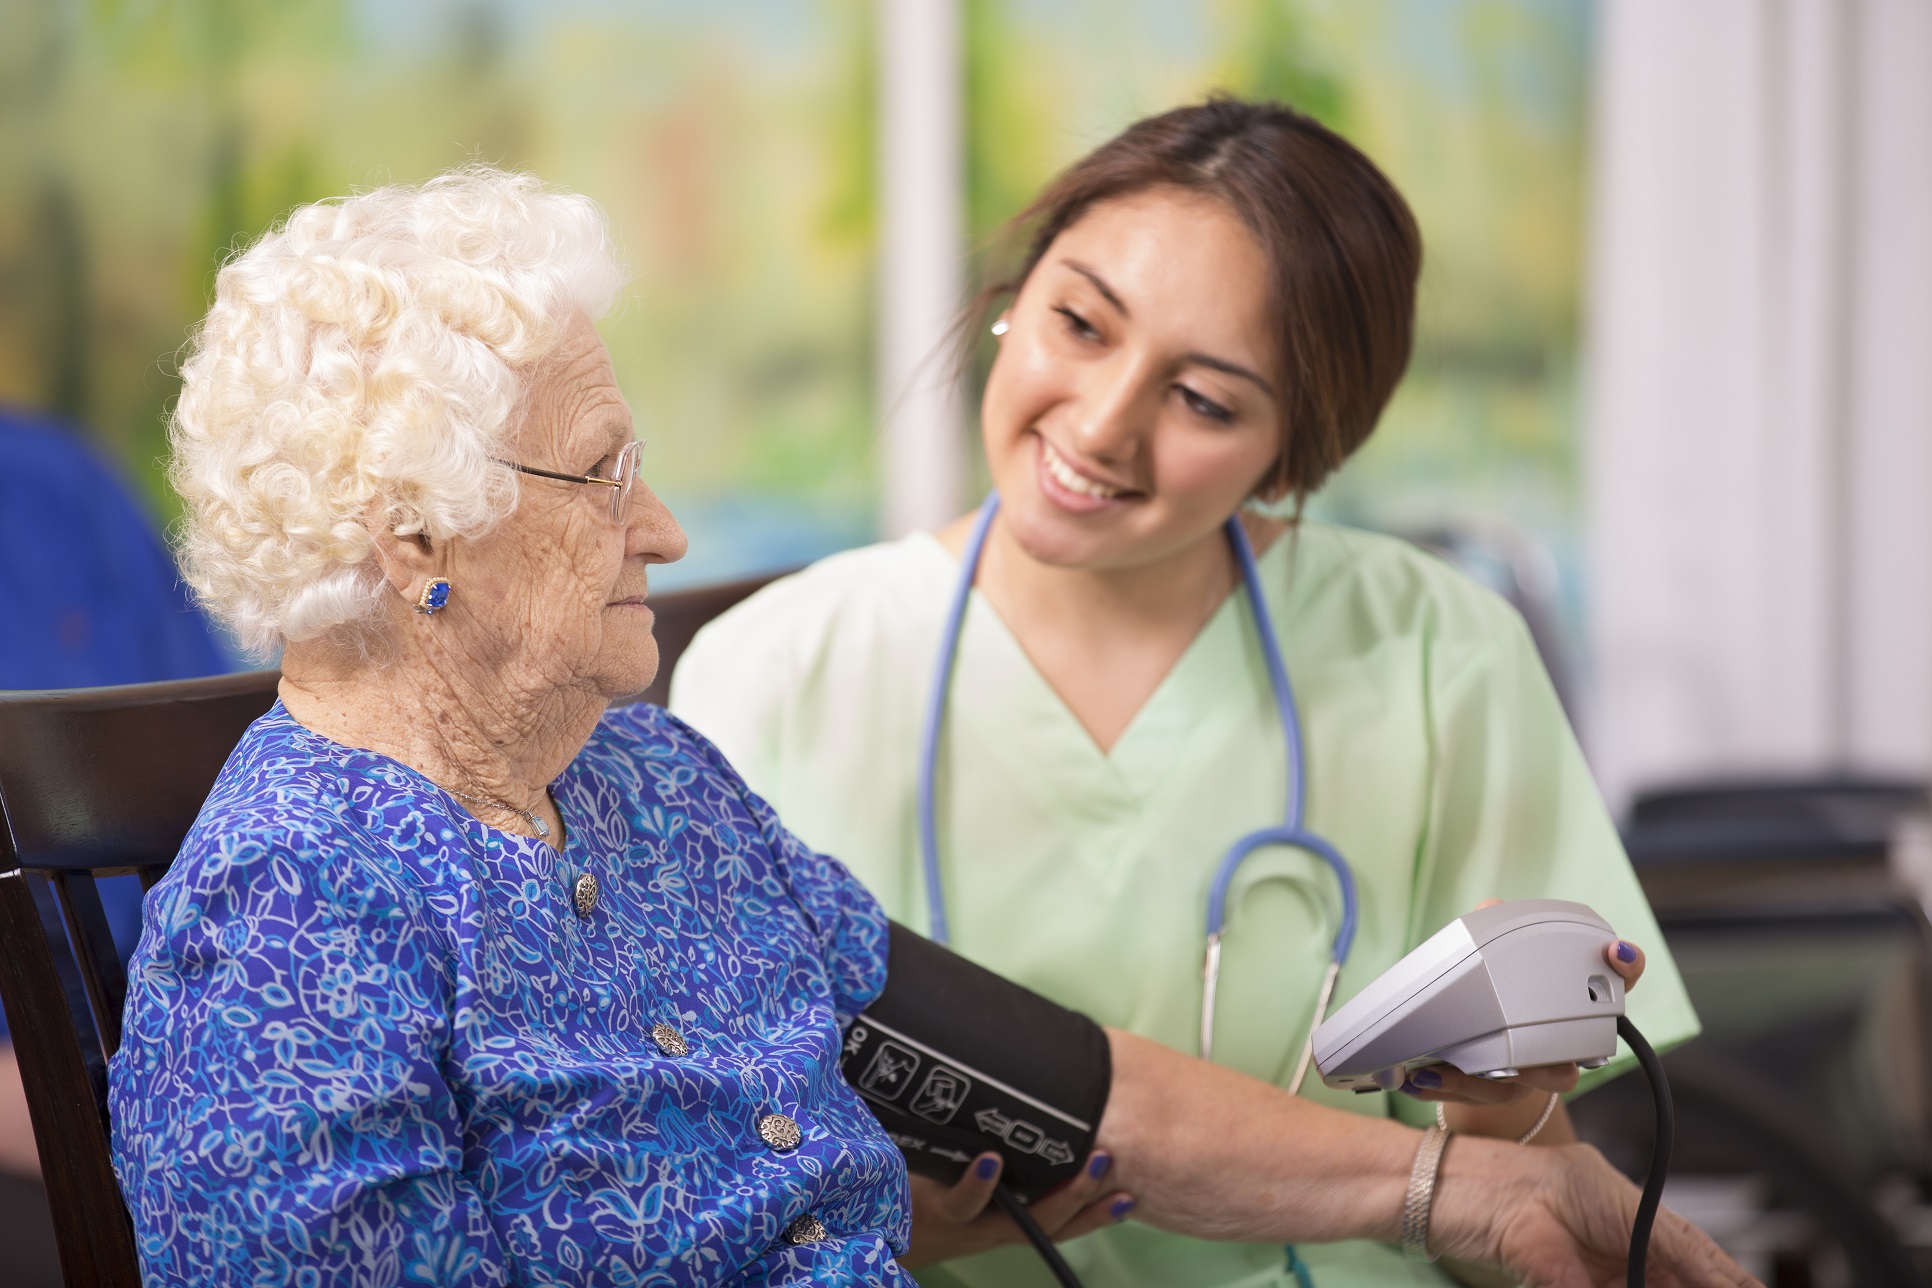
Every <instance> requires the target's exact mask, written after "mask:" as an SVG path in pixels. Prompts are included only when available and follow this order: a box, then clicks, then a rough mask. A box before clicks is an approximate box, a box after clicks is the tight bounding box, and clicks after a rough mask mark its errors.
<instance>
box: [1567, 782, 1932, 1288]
mask: <svg viewBox="0 0 1932 1288" xmlns="http://www.w3.org/2000/svg"><path fill="white" fill-rule="evenodd" d="M1927 806H1928V799H1927V791H1926V787H1925V785H1924V784H1922V783H1916V782H1904V781H1893V780H1882V779H1864V778H1853V777H1845V778H1824V779H1787V780H1780V781H1752V782H1719V783H1701V784H1686V785H1682V786H1677V787H1673V788H1670V789H1668V790H1660V791H1653V792H1650V793H1648V794H1646V795H1644V796H1642V797H1640V798H1639V799H1638V801H1637V803H1636V805H1635V806H1634V808H1633V809H1632V811H1631V813H1630V817H1629V819H1628V820H1627V822H1626V826H1625V830H1624V842H1625V845H1626V848H1627V849H1628V850H1629V852H1630V858H1631V862H1632V863H1633V864H1634V866H1635V867H1636V870H1637V875H1638V877H1639V879H1640V880H1641V881H1642V882H1643V885H1644V891H1645V893H1646V895H1647V896H1648V897H1649V899H1650V903H1651V906H1652V908H1653V909H1654V910H1655V911H1656V914H1657V921H1658V925H1659V927H1660V928H1661V929H1662V931H1663V933H1664V939H1665V941H1666V942H1667V943H1668V944H1669V945H1670V949H1671V952H1672V955H1673V956H1674V957H1675V958H1676V961H1677V965H1678V967H1679V969H1680V970H1681V971H1682V972H1683V975H1684V981H1685V984H1686V986H1687V987H1688V988H1689V990H1690V994H1691V999H1692V1001H1693V1002H1694V1003H1695V1004H1696V1006H1697V1009H1698V1013H1699V1015H1700V1016H1701V1017H1702V1018H1703V1021H1704V1030H1705V1031H1704V1034H1703V1036H1701V1037H1700V1038H1698V1039H1697V1040H1696V1041H1694V1042H1692V1043H1690V1044H1688V1045H1686V1046H1685V1047H1683V1048H1681V1049H1679V1050H1677V1051H1674V1052H1671V1053H1670V1054H1669V1055H1667V1056H1666V1057H1665V1059H1664V1064H1665V1067H1666V1068H1667V1069H1668V1071H1669V1073H1670V1078H1671V1084H1672V1087H1673V1089H1674V1091H1675V1093H1676V1097H1677V1101H1678V1149H1677V1153H1676V1156H1675V1158H1674V1159H1673V1162H1672V1169H1671V1170H1672V1176H1673V1187H1672V1190H1671V1191H1669V1192H1667V1193H1666V1200H1665V1201H1666V1202H1668V1203H1670V1204H1671V1205H1672V1206H1673V1207H1676V1208H1677V1209H1678V1210H1680V1211H1682V1212H1684V1213H1685V1215H1687V1216H1690V1217H1692V1218H1693V1219H1694V1220H1697V1221H1699V1223H1700V1224H1702V1225H1704V1226H1705V1227H1706V1228H1707V1229H1709V1230H1710V1231H1711V1233H1712V1234H1713V1236H1715V1237H1717V1238H1718V1239H1719V1241H1720V1242H1723V1243H1725V1244H1726V1245H1727V1246H1728V1247H1729V1248H1730V1249H1731V1250H1732V1252H1733V1253H1734V1255H1740V1259H1743V1260H1746V1261H1747V1262H1751V1263H1753V1264H1751V1265H1750V1266H1748V1267H1747V1268H1753V1269H1755V1270H1757V1271H1758V1272H1759V1273H1760V1274H1761V1275H1762V1276H1763V1277H1764V1278H1765V1280H1766V1281H1767V1283H1769V1284H1770V1285H1771V1286H1772V1288H1783V1286H1784V1285H1799V1284H1803V1285H1810V1284H1814V1283H1847V1284H1853V1285H1859V1286H1860V1288H1863V1286H1865V1285H1871V1286H1873V1288H1891V1286H1892V1285H1912V1284H1920V1283H1925V1282H1928V1279H1927V1271H1928V1270H1932V1264H1925V1263H1921V1262H1915V1260H1914V1257H1913V1254H1912V1251H1911V1249H1910V1248H1908V1247H1907V1246H1906V1243H1907V1238H1906V1236H1907V1235H1908V1234H1909V1235H1911V1238H1910V1240H1909V1241H1910V1242H1911V1243H1912V1244H1913V1245H1917V1246H1918V1247H1919V1248H1920V1250H1921V1254H1923V1252H1924V1251H1926V1250H1927V1248H1926V1245H1928V1244H1932V1239H1927V1238H1926V1237H1925V1235H1926V1234H1927V1233H1932V1231H1926V1230H1921V1229H1920V1228H1919V1227H1922V1226H1924V1225H1925V1224H1926V1217H1927V1215H1928V1214H1929V1213H1932V1209H1928V1208H1927V1207H1926V1205H1925V1196H1926V1192H1927V1190H1926V1187H1927V1184H1928V1182H1929V1181H1932V1029H1928V1018H1932V925H1928V922H1927V918H1926V914H1925V910H1924V908H1923V906H1922V905H1921V901H1920V898H1919V895H1918V892H1917V891H1916V890H1914V889H1913V888H1912V884H1911V883H1910V882H1909V881H1907V880H1905V879H1904V878H1903V876H1902V874H1901V869H1900V864H1899V862H1898V854H1897V851H1898V847H1899V844H1900V837H1901V835H1902V834H1903V833H1904V830H1905V828H1906V827H1907V825H1908V824H1909V823H1910V821H1911V820H1913V819H1916V818H1923V817H1924V815H1925V812H1926V810H1927ZM1630 1083H1632V1080H1631V1079H1621V1080H1619V1081H1618V1082H1614V1083H1611V1084H1609V1085H1607V1086H1605V1087H1603V1088H1601V1089H1599V1090H1597V1091H1595V1092H1592V1093H1591V1094H1590V1095H1589V1096H1586V1097H1583V1098H1582V1099H1580V1100H1578V1101H1577V1102H1576V1103H1575V1105H1574V1106H1573V1107H1572V1112H1573V1114H1574V1116H1575V1117H1576V1120H1577V1124H1578V1129H1579V1131H1580V1132H1582V1133H1583V1135H1584V1136H1585V1138H1586V1139H1589V1140H1591V1141H1593V1142H1594V1143H1596V1144H1597V1145H1599V1147H1600V1148H1602V1149H1603V1150H1604V1152H1605V1153H1606V1154H1607V1155H1609V1156H1610V1157H1611V1159H1612V1161H1614V1162H1617V1163H1618V1164H1619V1165H1620V1166H1623V1167H1625V1168H1626V1170H1631V1169H1635V1168H1638V1167H1641V1166H1642V1164H1643V1150H1644V1149H1645V1148H1647V1146H1648V1139H1649V1137H1648V1129H1647V1127H1646V1126H1645V1123H1646V1122H1647V1120H1648V1114H1649V1105H1648V1102H1647V1100H1646V1099H1645V1097H1644V1095H1643V1088H1642V1087H1641V1086H1637V1085H1626V1084H1630Z"/></svg>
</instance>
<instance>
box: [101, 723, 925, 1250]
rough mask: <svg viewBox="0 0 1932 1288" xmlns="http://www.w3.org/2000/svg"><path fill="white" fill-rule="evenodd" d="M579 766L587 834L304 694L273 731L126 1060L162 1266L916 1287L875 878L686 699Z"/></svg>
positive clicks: (147, 1207)
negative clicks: (356, 745) (758, 791)
mask: <svg viewBox="0 0 1932 1288" xmlns="http://www.w3.org/2000/svg"><path fill="white" fill-rule="evenodd" d="M552 794H553V796H554V798H555V800H556V802H557V806H558V809H559V810H560V811H561V813H562V815H563V817H564V820H565V824H566V828H567V833H568V841H567V845H566V848H565V849H564V851H563V853H562V854H561V855H559V854H558V853H557V852H556V851H554V850H553V849H551V848H550V846H549V845H548V844H546V843H545V842H542V841H536V840H531V839H528V838H525V837H520V836H515V835H513V834H511V833H508V832H502V831H498V830H496V829H494V828H491V827H488V826H486V825H485V824H483V823H481V822H479V821H477V820H476V819H475V818H473V817H472V816H471V815H470V814H469V813H468V812H466V811H465V810H463V809H462V808H461V807H459V806H458V805H457V804H456V803H455V802H454V801H452V800H451V799H450V798H449V797H448V796H447V795H445V794H444V793H443V792H442V791H441V790H439V789H438V788H436V787H435V786H433V785H432V784H431V783H429V782H428V780H426V779H424V778H423V777H422V776H421V775H419V774H417V773H416V772H415V771H414V770H411V769H409V768H407V767H405V766H403V765H401V764H399V763H398V762H396V761H394V760H390V759H388V758H387V757H384V756H380V755H376V754H374V753H372V752H366V751H357V750H353V749H350V748H347V747H344V746H341V745H339V744H337V743H334V742H331V741H329V740H328V739H326V738H323V737H321V736H319V735H317V734H315V733H312V732H310V731H309V730H307V729H305V728H303V727H302V726H301V725H299V724H297V723H296V722H295V721H294V719H293V718H291V717H290V716H289V714H288V713H287V712H286V711H285V710H283V709H282V707H281V705H280V704H279V703H278V704H277V705H276V706H275V707H274V709H272V710H271V711H270V712H269V713H268V714H267V715H266V716H264V717H263V718H262V719H261V720H259V721H257V722H256V723H255V725H254V726H253V727H251V728H250V729H249V731H248V733H247V735H246V736H245V737H244V738H243V739H242V741H241V745H240V746H239V747H238V748H237V749H236V751H235V753H234V755H233V756H232V757H231V758H230V759H229V762H228V765H227V767H226V768H225V769H223V771H222V774H221V777H220V779H219V780H218V781H217V783H216V785H215V789H214V792H213V794H212V795H210V796H209V798H208V803H207V804H206V805H205V806H204V807H203V809H202V811H201V816H200V818H199V819H198V820H197V822H196V823H195V826H194V830H193V831H192V832H190V833H189V835H188V839H187V841H186V843H185V844H184V845H183V847H182V850H181V854H180V857H179V858H178V859H177V860H176V861H175V864H174V866H173V868H172V869H171V870H170V871H169V873H168V875H167V877H166V878H165V879H164V880H163V881H162V882H161V883H160V884H159V885H157V886H156V887H155V888H154V890H153V891H151V892H150V893H149V895H148V898H147V905H146V928H145V931H144V933H143V936H142V939H141V946H140V948H139V950H138V951H137V952H136V954H135V958H134V963H133V967H132V974H131V978H130V981H129V991H128V1000H127V1010H126V1015H125V1036H124V1039H123V1044H122V1046H121V1049H120V1052H119V1054H117V1055H116V1056H115V1058H114V1061H113V1064H112V1066H111V1069H110V1074H109V1081H110V1102H111V1108H112V1116H113V1123H114V1165H115V1169H116V1171H117V1172H118V1174H119V1176H120V1180H121V1187H122V1190H123V1192H124V1193H125V1194H126V1196H127V1200H128V1205H129V1207H130V1209H131V1210H132V1212H133V1216H134V1228H135V1233H136V1237H137V1240H138V1243H139V1246H140V1254H141V1264H142V1272H143V1275H144V1278H145V1280H146V1282H147V1283H149V1284H151V1285H153V1284H190V1283H192V1284H207V1283H220V1284H276V1285H281V1284H298V1285H334V1284H345V1285H347V1284H358V1285H360V1284H367V1285H388V1284H462V1285H481V1284H503V1283H519V1284H593V1283H594V1284H615V1285H645V1284H693V1283H724V1282H734V1283H737V1282H742V1283H751V1284H775V1283H839V1284H846V1283H856V1284H874V1285H888V1284H889V1285H910V1283H911V1279H910V1276H907V1275H906V1274H905V1273H904V1272H903V1271H901V1270H900V1269H899V1267H898V1264H897V1262H896V1261H894V1260H893V1257H894V1254H895V1252H900V1251H903V1250H904V1248H905V1243H906V1237H907V1233H908V1212H909V1207H908V1203H909V1200H908V1193H907V1188H906V1172H905V1167H904V1163H903V1161H902V1160H901V1158H900V1156H899V1152H898V1151H897V1150H896V1149H895V1148H894V1147H893V1145H892V1144H891V1142H890V1141H889V1140H887V1138H886V1136H885V1135H884V1133H883V1132H882V1131H881V1130H880V1129H879V1126H878V1124H877V1123H876V1122H875V1121H874V1120H873V1118H872V1116H871V1114H870V1113H869V1112H868V1111H867V1110H866V1109H865V1107H864V1106H863V1105H862V1104H861V1103H860V1101H859V1100H858V1098H857V1097H856V1096H855V1095H854V1094H853V1093H852V1091H851V1090H850V1089H849V1088H848V1087H847V1086H846V1084H845V1081H844V1079H843V1078H842V1076H841V1075H840V1073H839V1069H838V1057H839V1048H840V1042H841V1032H842V1030H843V1029H844V1027H845V1026H846V1025H847V1024H848V1023H849V1022H850V1021H851V1019H852V1017H853V1016H854V1015H855V1014H856V1013H857V1012H858V1011H859V1010H860V1009H862V1008H863V1007H864V1006H865V1005H867V1004H868V1003H869V1002H870V1001H871V1000H872V999H873V998H874V997H876V996H877V995H878V992H879V990H880V989H881V988H882V987H884V984H885V972H886V958H885V953H886V937H885V920H884V917H883V916H882V914H881V913H880V911H879V909H878V906H877V905H876V904H875V903H874V902H873V900H872V898H871V897H870V896H869V895H868V894H866V892H865V890H864V889H863V887H861V886H860V885H859V884H858V882H856V881H855V880H853V879H852V877H851V876H850V875H849V874H848V873H847V872H846V871H845V869H844V868H842V867H840V866H839V864H838V863H836V862H834V861H833V860H831V859H829V858H826V857H824V856H823V855H819V854H815V853H813V852H812V851H811V850H809V849H807V848H806V847H805V846H804V845H802V844H800V843H799V842H798V841H797V840H795V839H793V837H792V836H791V835H790V834H789V833H788V832H786V831H785V830H784V828H782V827H781V826H780V825H779V823H778V820H777V819H776V818H775V817H774V816H773V814H772V812H771V810H770V809H769V808H768V807H767V806H766V805H765V803H764V802H763V801H761V800H759V799H758V798H757V797H755V796H753V795H752V794H751V793H750V791H749V790H748V789H747V788H746V787H745V785H744V783H743V782H742V781H740V779H739V778H738V775H737V774H736V773H734V772H733V771H732V769H731V768H730V766H729V765H727V764H726V763H725V761H724V759H723V758H722V757H721V756H720V755H719V754H718V752H717V751H716V750H715V749H713V748H712V746H711V745H710V744H709V743H708V742H706V741H705V740H704V739H703V738H702V737H700V736H699V735H698V734H696V733H694V732H693V731H692V730H691V729H689V728H688V727H686V726H685V725H684V724H682V723H680V722H679V721H678V720H677V719H675V718H674V717H672V716H669V715H666V714H665V713H664V712H663V711H662V710H660V709H658V708H656V707H649V706H634V707H628V708H623V709H620V710H616V711H613V712H611V713H610V714H609V715H607V716H606V717H605V718H604V720H603V722H602V723H601V724H600V725H599V727H598V729H597V731H596V733H595V734H594V735H593V736H592V738H591V739H590V742H589V744H588V745H587V746H586V747H585V748H584V750H583V751H582V753H581V754H579V755H578V757H577V759H576V761H575V762H574V763H573V764H572V765H571V766H570V768H569V769H567V770H566V771H565V772H564V774H563V776H562V777H561V778H559V779H558V780H557V781H556V783H555V784H554V785H553V787H552ZM585 873H588V874H589V875H590V876H592V877H594V878H595V881H596V886H597V892H596V896H595V902H594V906H592V907H591V908H590V910H589V914H588V915H587V916H580V915H578V913H577V912H576V911H575V910H574V906H573V893H574V892H575V891H576V890H577V889H578V883H579V882H580V880H581V878H582V876H583V874H585ZM791 1124H796V1129H795V1130H794V1129H793V1128H792V1126H791Z"/></svg>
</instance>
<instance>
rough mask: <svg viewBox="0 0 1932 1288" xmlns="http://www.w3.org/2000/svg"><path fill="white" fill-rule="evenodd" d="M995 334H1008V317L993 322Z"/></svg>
mask: <svg viewBox="0 0 1932 1288" xmlns="http://www.w3.org/2000/svg"><path fill="white" fill-rule="evenodd" d="M993 334H994V335H1005V334H1006V319H1005V318H1001V319H1000V320H999V321H997V322H995V323H993Z"/></svg>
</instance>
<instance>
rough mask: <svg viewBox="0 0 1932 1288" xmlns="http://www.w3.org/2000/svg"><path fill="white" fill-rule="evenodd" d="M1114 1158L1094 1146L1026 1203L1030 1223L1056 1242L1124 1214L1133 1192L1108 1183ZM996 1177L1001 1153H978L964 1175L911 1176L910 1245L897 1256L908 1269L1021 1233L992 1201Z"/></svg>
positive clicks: (1015, 1240) (983, 1248)
mask: <svg viewBox="0 0 1932 1288" xmlns="http://www.w3.org/2000/svg"><path fill="white" fill-rule="evenodd" d="M1112 1168H1113V1159H1112V1158H1111V1157H1109V1156H1108V1155H1107V1154H1106V1153H1105V1152H1104V1151H1101V1150H1096V1151H1094V1153H1093V1154H1092V1155H1091V1156H1090V1157H1089V1158H1088V1159H1087V1165H1086V1167H1084V1168H1082V1169H1081V1172H1080V1174H1079V1175H1078V1176H1076V1177H1074V1178H1073V1179H1072V1180H1070V1181H1068V1182H1067V1183H1066V1184H1064V1185H1062V1186H1060V1187H1059V1188H1058V1189H1055V1190H1054V1191H1053V1192H1052V1193H1050V1194H1046V1195H1042V1196H1041V1197H1040V1198H1039V1199H1038V1200H1036V1201H1035V1202H1034V1203H1032V1204H1031V1205H1030V1206H1029V1209H1028V1210H1029V1211H1030V1212H1031V1213H1032V1215H1033V1219H1034V1221H1035V1222H1037V1223H1038V1224H1039V1227H1040V1229H1042V1230H1044V1231H1045V1232H1046V1233H1047V1234H1048V1235H1049V1236H1051V1237H1052V1238H1053V1239H1055V1240H1056V1241H1058V1240H1064V1239H1077V1238H1079V1237H1080V1236H1081V1235H1083V1234H1089V1233H1091V1232H1092V1231H1094V1230H1098V1229H1100V1228H1101V1227H1102V1226H1107V1225H1113V1224H1115V1223H1117V1222H1120V1221H1123V1220H1125V1219H1126V1217H1127V1214H1128V1213H1129V1212H1130V1211H1132V1210H1133V1207H1134V1200H1133V1196H1132V1195H1130V1194H1128V1193H1127V1192H1126V1191H1125V1190H1115V1189H1112V1188H1110V1187H1109V1186H1108V1184H1107V1181H1108V1172H1110V1171H1111V1170H1112ZM999 1180H1000V1156H999V1155H998V1154H995V1153H990V1152H989V1153H985V1154H981V1155H980V1156H979V1157H978V1158H975V1159H974V1160H973V1161H972V1164H971V1165H970V1166H969V1167H967V1169H966V1174H965V1175H964V1176H961V1177H960V1178H959V1180H958V1181H956V1182H954V1183H953V1184H951V1185H943V1184H941V1183H940V1182H938V1181H935V1180H932V1179H930V1178H929V1177H925V1176H920V1175H917V1174H916V1173H915V1174H914V1176H913V1178H912V1247H911V1249H910V1250H909V1251H908V1252H907V1253H906V1255H905V1256H903V1257H901V1258H900V1259H899V1261H900V1264H902V1265H905V1266H907V1267H909V1268H912V1269H917V1268H919V1267H921V1266H931V1265H937V1264H938V1263H940V1262H942V1261H951V1260H953V1259H955V1258H957V1257H968V1256H971V1255H972V1254H973V1253H975V1252H986V1251H988V1250H989V1249H992V1248H997V1247H1000V1246H1002V1245H1004V1244H1009V1243H1019V1242H1021V1241H1022V1240H1023V1239H1024V1238H1025V1236H1024V1235H1022V1234H1021V1233H1020V1228H1019V1227H1018V1226H1017V1225H1014V1224H1013V1219H1012V1218H1011V1217H1009V1216H1007V1215H1006V1213H1004V1212H1001V1211H1000V1210H998V1209H997V1208H994V1207H992V1206H991V1203H992V1199H993V1187H994V1186H996V1185H998V1184H999Z"/></svg>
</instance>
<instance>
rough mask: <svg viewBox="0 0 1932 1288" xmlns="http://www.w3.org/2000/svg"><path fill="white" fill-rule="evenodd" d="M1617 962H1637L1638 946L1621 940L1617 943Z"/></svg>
mask: <svg viewBox="0 0 1932 1288" xmlns="http://www.w3.org/2000/svg"><path fill="white" fill-rule="evenodd" d="M1617 960H1618V961H1620V962H1634V961H1636V960H1637V949H1636V946H1635V945H1634V944H1627V943H1625V942H1624V941H1623V940H1621V939H1619V940H1618V941H1617Z"/></svg>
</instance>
